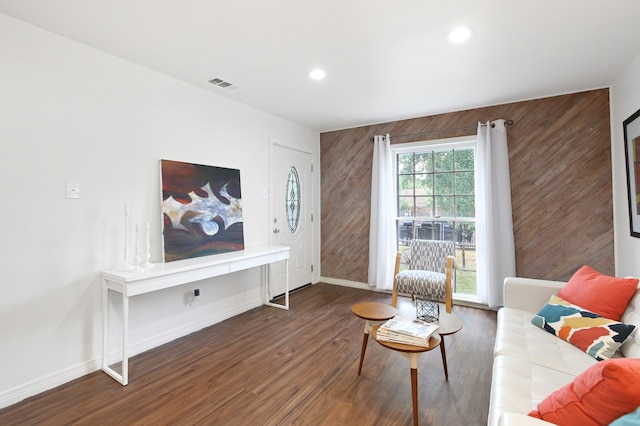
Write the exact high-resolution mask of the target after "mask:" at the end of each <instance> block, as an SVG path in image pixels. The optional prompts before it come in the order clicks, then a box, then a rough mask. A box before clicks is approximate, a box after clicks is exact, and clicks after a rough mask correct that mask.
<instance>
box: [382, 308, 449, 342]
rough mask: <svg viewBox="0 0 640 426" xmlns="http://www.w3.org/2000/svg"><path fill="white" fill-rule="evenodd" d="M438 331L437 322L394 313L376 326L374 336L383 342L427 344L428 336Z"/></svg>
mask: <svg viewBox="0 0 640 426" xmlns="http://www.w3.org/2000/svg"><path fill="white" fill-rule="evenodd" d="M436 331H438V325H437V324H431V323H428V322H424V321H420V320H412V319H410V318H405V317H402V316H400V315H396V316H395V317H393V318H391V319H390V320H388V321H387V322H385V323H384V324H382V325H381V326H380V327H379V328H378V333H377V335H376V338H377V339H378V340H381V341H383V342H393V343H404V344H405V345H415V346H424V347H427V346H429V338H430V337H431V335H432V334H433V333H435V332H436Z"/></svg>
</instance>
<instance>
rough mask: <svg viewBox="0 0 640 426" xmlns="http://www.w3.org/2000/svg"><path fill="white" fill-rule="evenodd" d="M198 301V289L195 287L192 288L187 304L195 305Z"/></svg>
mask: <svg viewBox="0 0 640 426" xmlns="http://www.w3.org/2000/svg"><path fill="white" fill-rule="evenodd" d="M199 301H200V289H199V288H196V289H195V290H193V293H192V294H191V297H190V298H189V306H194V305H197V304H198V302H199Z"/></svg>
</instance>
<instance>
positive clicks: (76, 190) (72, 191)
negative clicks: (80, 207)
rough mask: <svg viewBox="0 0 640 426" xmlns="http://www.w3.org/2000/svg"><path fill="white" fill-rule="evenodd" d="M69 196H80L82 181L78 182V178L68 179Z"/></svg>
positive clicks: (74, 197)
mask: <svg viewBox="0 0 640 426" xmlns="http://www.w3.org/2000/svg"><path fill="white" fill-rule="evenodd" d="M67 198H70V199H76V198H80V182H78V181H77V180H68V181H67Z"/></svg>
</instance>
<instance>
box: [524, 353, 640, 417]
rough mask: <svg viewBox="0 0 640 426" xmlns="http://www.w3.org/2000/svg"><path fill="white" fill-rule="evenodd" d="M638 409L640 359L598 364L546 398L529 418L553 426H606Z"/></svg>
mask: <svg viewBox="0 0 640 426" xmlns="http://www.w3.org/2000/svg"><path fill="white" fill-rule="evenodd" d="M638 407H640V359H638V358H615V359H608V360H605V361H600V362H599V363H597V364H595V365H593V366H591V367H589V368H588V369H587V370H585V371H584V372H583V373H582V374H580V375H579V376H577V377H576V378H575V379H574V380H573V382H571V383H569V384H568V385H566V386H563V387H562V388H560V389H558V390H557V391H555V392H553V393H552V394H551V395H549V396H548V397H546V398H545V399H544V400H543V401H542V402H540V404H538V409H537V410H533V411H531V412H530V413H529V416H531V417H536V418H538V419H542V420H545V421H547V422H551V423H554V424H557V425H608V424H609V423H611V422H612V421H614V420H615V419H617V418H619V417H620V416H623V415H625V414H627V413H630V412H632V411H633V410H635V409H636V408H638Z"/></svg>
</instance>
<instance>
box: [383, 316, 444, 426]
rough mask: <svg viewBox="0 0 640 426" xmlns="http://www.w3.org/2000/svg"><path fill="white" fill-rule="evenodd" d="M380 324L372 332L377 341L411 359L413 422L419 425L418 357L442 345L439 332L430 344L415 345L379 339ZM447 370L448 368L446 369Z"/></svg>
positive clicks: (432, 336)
mask: <svg viewBox="0 0 640 426" xmlns="http://www.w3.org/2000/svg"><path fill="white" fill-rule="evenodd" d="M379 328H380V326H379V325H377V326H375V327H374V328H373V330H371V334H372V335H373V338H374V339H375V341H376V342H378V343H380V344H381V345H382V346H384V347H385V348H387V349H391V350H394V351H397V352H400V353H401V354H402V355H403V356H404V357H405V358H407V359H408V360H409V366H410V369H411V399H412V400H413V424H414V425H415V426H417V425H418V358H419V357H420V355H421V354H423V353H425V352H428V351H430V350H432V349H435V348H436V347H437V346H440V342H441V341H442V339H441V337H440V335H439V334H438V332H435V333H433V334H432V335H431V337H430V338H429V346H414V345H405V344H402V343H394V342H385V341H383V340H378V336H377V333H378V329H379ZM445 370H446V369H445Z"/></svg>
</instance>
